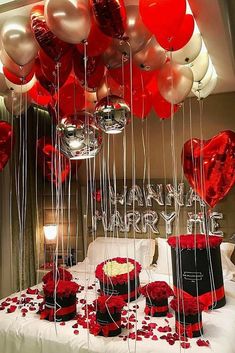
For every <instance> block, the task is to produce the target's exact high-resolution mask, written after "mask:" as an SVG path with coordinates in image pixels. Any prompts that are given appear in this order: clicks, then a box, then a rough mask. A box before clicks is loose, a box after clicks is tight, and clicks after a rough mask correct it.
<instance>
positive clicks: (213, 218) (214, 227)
mask: <svg viewBox="0 0 235 353" xmlns="http://www.w3.org/2000/svg"><path fill="white" fill-rule="evenodd" d="M209 217H210V231H209V235H219V236H223V235H224V233H223V232H222V230H219V227H220V225H219V223H218V222H217V220H218V219H223V213H220V212H211V214H210V216H209Z"/></svg>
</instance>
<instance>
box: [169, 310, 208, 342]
mask: <svg viewBox="0 0 235 353" xmlns="http://www.w3.org/2000/svg"><path fill="white" fill-rule="evenodd" d="M175 320H176V332H177V333H178V334H179V335H181V336H187V337H191V338H192V337H200V336H201V335H202V334H203V328H202V313H196V314H195V315H185V314H183V313H177V312H176V313H175ZM179 325H180V329H179Z"/></svg>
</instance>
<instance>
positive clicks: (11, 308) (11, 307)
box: [7, 305, 17, 314]
mask: <svg viewBox="0 0 235 353" xmlns="http://www.w3.org/2000/svg"><path fill="white" fill-rule="evenodd" d="M16 308H17V306H16V305H11V306H10V307H9V308H8V309H7V312H8V313H9V314H11V313H14V311H16Z"/></svg>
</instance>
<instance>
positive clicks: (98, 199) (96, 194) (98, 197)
mask: <svg viewBox="0 0 235 353" xmlns="http://www.w3.org/2000/svg"><path fill="white" fill-rule="evenodd" d="M93 199H94V200H95V201H96V202H99V203H100V202H101V199H102V196H101V190H97V191H96V192H93Z"/></svg>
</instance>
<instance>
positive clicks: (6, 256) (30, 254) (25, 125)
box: [0, 101, 51, 297]
mask: <svg viewBox="0 0 235 353" xmlns="http://www.w3.org/2000/svg"><path fill="white" fill-rule="evenodd" d="M0 113H1V118H0V119H1V120H7V121H8V122H12V123H13V126H14V139H15V141H14V149H13V153H12V156H11V159H10V160H9V161H8V164H7V166H6V167H5V168H4V170H3V172H2V173H1V174H0V196H1V199H0V212H1V213H0V215H1V234H0V245H1V252H0V254H1V257H0V269H1V283H0V296H1V297H3V296H6V295H8V294H9V293H12V292H15V291H18V290H20V289H24V288H27V287H28V286H32V285H34V284H35V283H36V269H37V266H38V264H37V250H36V249H37V246H36V243H37V237H36V232H37V229H38V228H39V227H40V225H39V222H40V212H41V205H40V190H42V183H43V179H42V177H41V175H40V172H38V168H37V165H36V140H37V138H38V136H39V137H40V136H43V135H45V134H47V135H49V136H50V126H51V123H50V117H49V115H48V114H47V113H46V112H44V111H42V110H40V109H36V108H33V107H31V108H30V109H29V110H28V112H27V113H26V114H25V115H22V116H20V117H18V118H15V117H14V118H13V117H11V116H10V115H9V114H8V113H6V111H5V108H4V107H3V102H2V101H1V104H0ZM37 173H39V175H38V174H37ZM38 200H39V201H38Z"/></svg>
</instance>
